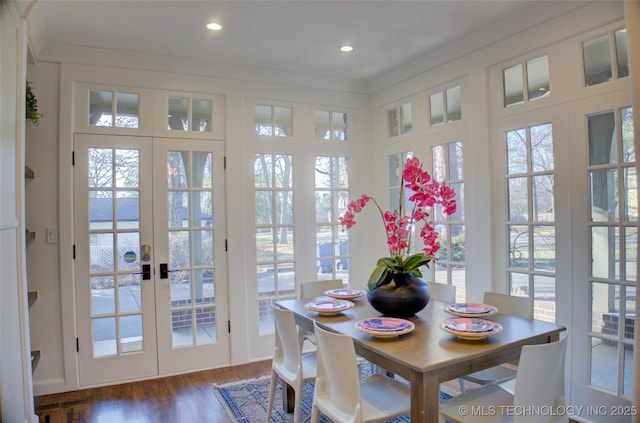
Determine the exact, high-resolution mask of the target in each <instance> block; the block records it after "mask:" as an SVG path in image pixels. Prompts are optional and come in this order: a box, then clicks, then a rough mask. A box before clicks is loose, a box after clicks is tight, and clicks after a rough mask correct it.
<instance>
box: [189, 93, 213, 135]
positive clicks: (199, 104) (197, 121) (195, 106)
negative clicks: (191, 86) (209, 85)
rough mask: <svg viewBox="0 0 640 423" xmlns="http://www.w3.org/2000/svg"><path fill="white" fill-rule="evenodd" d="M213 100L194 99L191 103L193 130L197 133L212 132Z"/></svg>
mask: <svg viewBox="0 0 640 423" xmlns="http://www.w3.org/2000/svg"><path fill="white" fill-rule="evenodd" d="M212 109H213V106H212V103H211V100H207V99H199V98H194V99H193V100H192V101H191V120H192V124H191V130H192V131H196V132H211V113H212Z"/></svg>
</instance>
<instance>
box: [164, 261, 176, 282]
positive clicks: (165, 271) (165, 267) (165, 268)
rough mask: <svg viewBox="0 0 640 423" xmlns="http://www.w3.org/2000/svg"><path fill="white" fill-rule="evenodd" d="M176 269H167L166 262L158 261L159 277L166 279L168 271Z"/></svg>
mask: <svg viewBox="0 0 640 423" xmlns="http://www.w3.org/2000/svg"><path fill="white" fill-rule="evenodd" d="M177 271H178V269H176V270H169V265H168V264H167V263H160V279H168V278H169V272H177Z"/></svg>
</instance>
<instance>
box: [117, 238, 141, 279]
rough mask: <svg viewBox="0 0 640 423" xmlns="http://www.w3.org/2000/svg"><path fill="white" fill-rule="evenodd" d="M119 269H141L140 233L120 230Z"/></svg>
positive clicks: (118, 239)
mask: <svg viewBox="0 0 640 423" xmlns="http://www.w3.org/2000/svg"><path fill="white" fill-rule="evenodd" d="M116 237H117V241H118V270H119V271H123V270H130V271H140V233H139V232H118V233H117V234H116Z"/></svg>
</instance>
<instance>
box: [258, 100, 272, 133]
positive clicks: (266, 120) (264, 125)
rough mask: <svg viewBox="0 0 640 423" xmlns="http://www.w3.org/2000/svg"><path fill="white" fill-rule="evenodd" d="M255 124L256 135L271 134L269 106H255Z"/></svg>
mask: <svg viewBox="0 0 640 423" xmlns="http://www.w3.org/2000/svg"><path fill="white" fill-rule="evenodd" d="M254 110H255V117H254V121H255V125H256V135H261V136H272V135H273V116H272V114H271V106H261V105H256V106H255V109H254Z"/></svg>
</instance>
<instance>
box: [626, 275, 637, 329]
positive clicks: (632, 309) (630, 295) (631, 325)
mask: <svg viewBox="0 0 640 423" xmlns="http://www.w3.org/2000/svg"><path fill="white" fill-rule="evenodd" d="M624 315H625V318H624V337H625V339H633V332H634V330H635V325H636V287H635V286H625V287H624Z"/></svg>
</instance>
